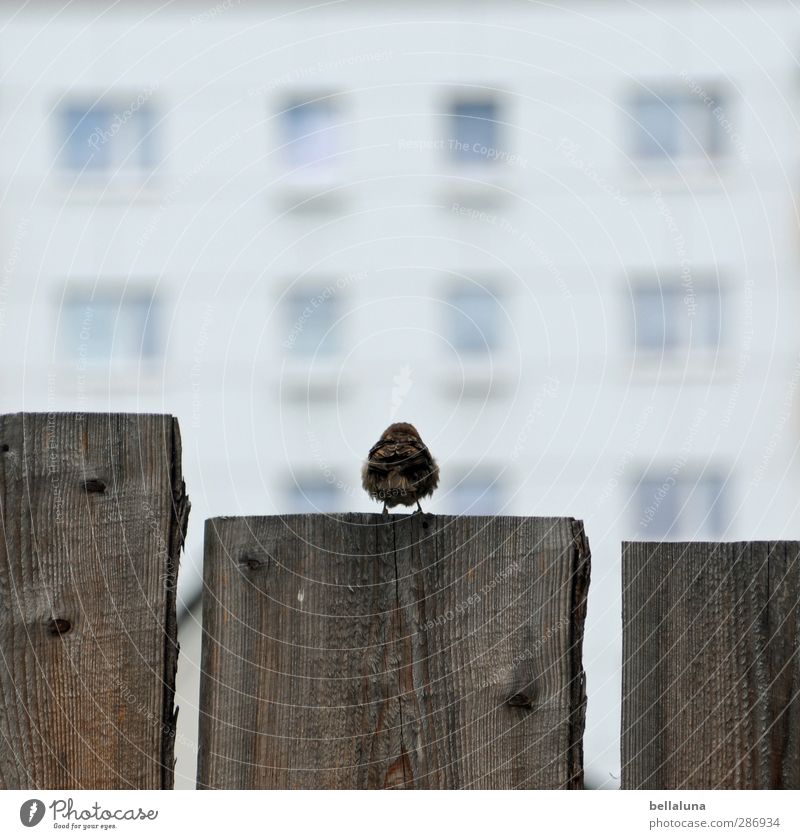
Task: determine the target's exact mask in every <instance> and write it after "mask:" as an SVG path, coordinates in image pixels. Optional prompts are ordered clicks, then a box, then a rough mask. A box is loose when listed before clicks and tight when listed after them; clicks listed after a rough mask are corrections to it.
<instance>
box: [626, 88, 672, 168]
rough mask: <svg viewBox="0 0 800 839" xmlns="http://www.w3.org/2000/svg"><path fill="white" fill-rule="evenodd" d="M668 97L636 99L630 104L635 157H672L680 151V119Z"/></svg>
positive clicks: (642, 97)
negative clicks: (631, 106)
mask: <svg viewBox="0 0 800 839" xmlns="http://www.w3.org/2000/svg"><path fill="white" fill-rule="evenodd" d="M674 106H675V102H674V100H672V99H670V98H668V97H667V98H659V97H658V96H640V97H637V98H636V99H635V100H634V102H633V108H632V115H633V119H634V121H635V122H634V152H635V154H636V155H637V156H638V157H651V158H658V157H667V158H669V157H675V156H677V154H678V153H679V150H680V145H679V143H680V122H679V120H680V117H679V116H678V114H677V113H676V112H675V110H674Z"/></svg>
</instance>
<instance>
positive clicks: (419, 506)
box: [417, 498, 422, 513]
mask: <svg viewBox="0 0 800 839" xmlns="http://www.w3.org/2000/svg"><path fill="white" fill-rule="evenodd" d="M417 510H418V512H420V513H421V512H422V505H421V504H420V503H419V498H418V499H417Z"/></svg>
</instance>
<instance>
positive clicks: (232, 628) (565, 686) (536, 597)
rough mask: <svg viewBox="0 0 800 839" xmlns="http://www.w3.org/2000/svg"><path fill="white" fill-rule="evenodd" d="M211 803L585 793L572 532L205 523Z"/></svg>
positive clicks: (296, 519) (513, 522) (585, 564)
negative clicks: (431, 792)
mask: <svg viewBox="0 0 800 839" xmlns="http://www.w3.org/2000/svg"><path fill="white" fill-rule="evenodd" d="M204 576H205V592H204V600H203V627H204V636H203V656H202V662H203V664H202V671H203V673H202V685H201V698H200V751H199V766H198V787H200V788H229V789H230V788H234V789H252V788H273V789H282V788H292V789H302V788H329V789H352V788H362V789H363V788H385V787H395V788H417V789H459V788H495V789H513V788H576V787H580V786H581V785H582V778H583V756H582V736H583V727H584V710H585V701H586V698H585V691H584V677H583V668H582V663H581V646H582V640H583V623H584V616H585V608H586V594H587V587H588V581H589V550H588V544H587V542H586V539H585V537H584V534H583V527H582V525H581V523H580V522H577V521H575V520H573V519H545V518H511V517H498V518H494V517H478V516H471V517H460V518H459V517H452V516H431V515H412V516H391V517H390V518H389V519H383V518H382V517H381V516H380V515H373V514H349V515H338V516H327V515H305V516H303V515H293V516H285V517H280V516H273V517H267V518H219V519H212V520H210V521H208V522H207V523H206V545H205V571H204Z"/></svg>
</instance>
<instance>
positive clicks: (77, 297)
mask: <svg viewBox="0 0 800 839" xmlns="http://www.w3.org/2000/svg"><path fill="white" fill-rule="evenodd" d="M58 320H59V336H58V346H59V350H60V353H61V355H62V357H63V358H68V359H71V360H72V361H73V362H75V363H77V364H79V365H81V366H87V367H93V366H101V365H107V364H126V363H127V364H129V363H134V362H137V361H153V360H155V359H157V357H158V355H159V347H158V340H157V329H156V306H155V304H154V300H153V295H152V293H149V292H144V291H141V290H138V291H131V290H128V291H124V292H113V291H107V290H98V291H95V292H92V291H91V290H87V291H86V292H79V291H71V292H69V293H68V295H67V297H66V299H65V300H64V302H63V304H62V307H61V310H60V312H59V313H58Z"/></svg>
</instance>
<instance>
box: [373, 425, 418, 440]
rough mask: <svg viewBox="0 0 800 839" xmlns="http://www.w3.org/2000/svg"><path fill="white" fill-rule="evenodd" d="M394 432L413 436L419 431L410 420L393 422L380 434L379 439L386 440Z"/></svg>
mask: <svg viewBox="0 0 800 839" xmlns="http://www.w3.org/2000/svg"><path fill="white" fill-rule="evenodd" d="M396 434H413V435H414V436H415V437H419V431H417V429H416V428H414V426H413V425H411V423H410V422H393V423H392V424H391V425H390V426H389V427H388V428H387V429H386V431H384V432H383V434H381V440H388V439H389V438H390V437H394V436H395V435H396Z"/></svg>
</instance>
